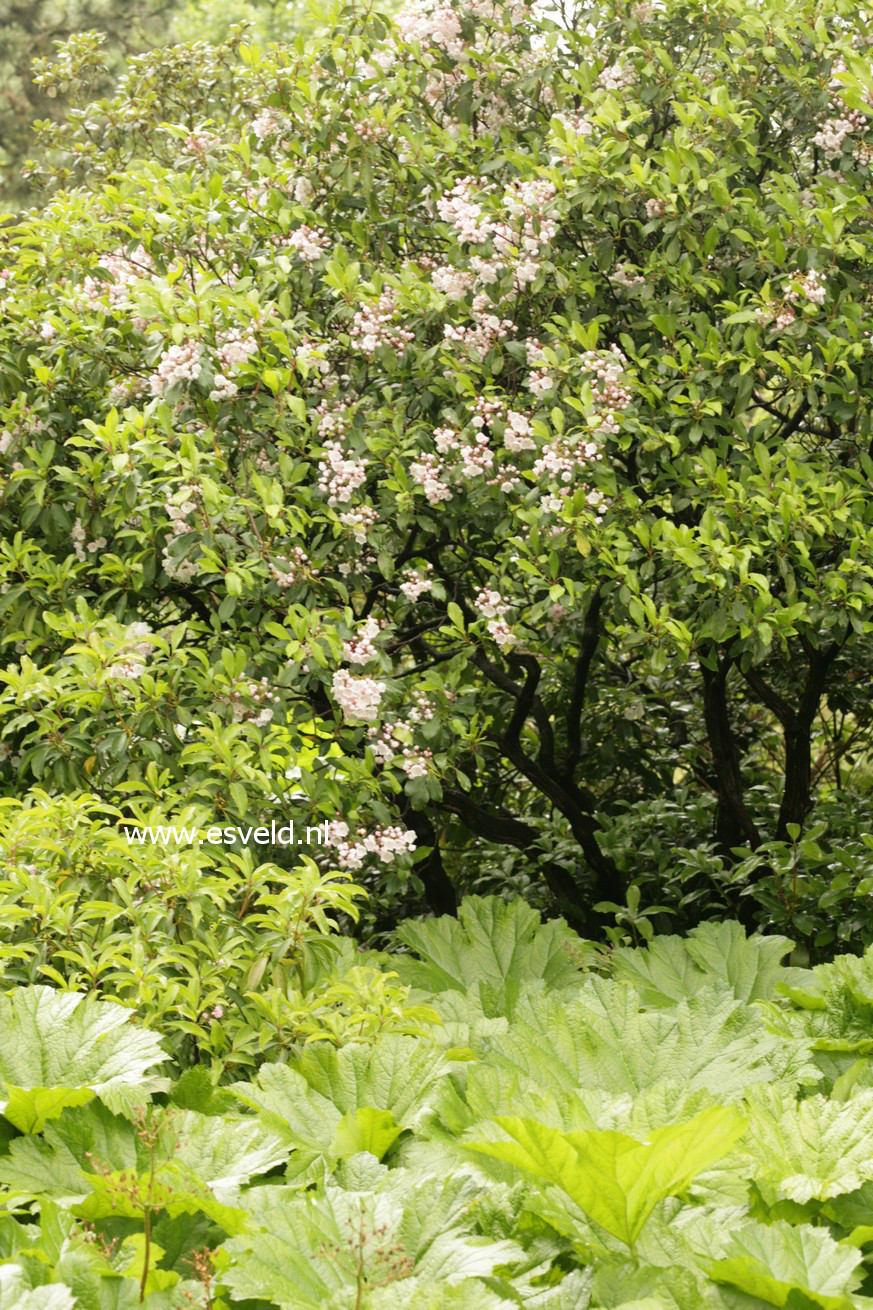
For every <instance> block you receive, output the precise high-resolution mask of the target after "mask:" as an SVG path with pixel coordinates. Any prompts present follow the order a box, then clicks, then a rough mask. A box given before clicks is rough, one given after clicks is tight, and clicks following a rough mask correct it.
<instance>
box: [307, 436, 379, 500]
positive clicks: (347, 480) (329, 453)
mask: <svg viewBox="0 0 873 1310" xmlns="http://www.w3.org/2000/svg"><path fill="white" fill-rule="evenodd" d="M366 480H367V461H366V460H363V459H353V458H352V457H351V456H350V455H348V454H347V452H346V451H345V450H343V448H342V446H341V445H340V443H339V442H338V441H329V442H328V443H327V444H326V445H325V448H324V455H323V456H322V458H321V459H320V461H319V464H318V486H319V490H320V491H323V492H324V493H325V495H326V496H327V503H328V505H339V504H341V503H342V502H343V501H346V500H351V498H352V496H353V494H354V492H355V491H356V490H357V489H358V487H360V486H362V485H363V483H364V482H366Z"/></svg>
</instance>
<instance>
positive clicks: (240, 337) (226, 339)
mask: <svg viewBox="0 0 873 1310" xmlns="http://www.w3.org/2000/svg"><path fill="white" fill-rule="evenodd" d="M217 346H218V358H219V361H220V363H221V367H222V368H224V369H229V368H233V367H234V366H235V365H237V364H244V363H245V362H246V360H247V359H249V358H250V357H251V356H252V355H256V354H257V353H258V343H257V341H255V338H254V337H253V336H252V334H251V333H250V332H247V333H243V332H240V331H239V330H238V329H234V330H233V331H231V332H228V333H226V334H225V335H224V336H223V337H221V338H219V340H218V342H217Z"/></svg>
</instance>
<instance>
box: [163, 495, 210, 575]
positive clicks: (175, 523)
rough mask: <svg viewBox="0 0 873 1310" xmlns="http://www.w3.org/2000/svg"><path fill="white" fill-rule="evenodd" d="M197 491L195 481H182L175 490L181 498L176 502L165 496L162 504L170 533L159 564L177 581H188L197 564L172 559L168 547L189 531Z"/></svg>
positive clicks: (195, 509) (195, 507)
mask: <svg viewBox="0 0 873 1310" xmlns="http://www.w3.org/2000/svg"><path fill="white" fill-rule="evenodd" d="M199 492H200V489H199V487H197V486H196V484H195V483H193V482H187V483H183V485H182V486H181V487H180V488H179V490H178V491H177V492H176V496H180V497H181V500H180V501H178V502H177V501H176V500H175V499H174V498H173V497H172V495H170V496H168V497H167V500H166V502H165V506H164V507H165V509H166V512H167V517H168V518H169V520H170V535H169V536H168V538H167V540H166V542H165V543H164V549H163V554H162V556H161V565H162V567H163V570H164V572H165V573H166V575H167V577H168V578H174V579H176V580H177V581H179V582H190V581H191V579H192V578H193V577H194V575H195V574H196V572H197V565H196V564H195V563H194V561H193V560H190V559H187V560H178V561H175V560H173V558H172V556H171V555H170V547H171V546H172V544H173V542H174V541H177V540H178V539H179V537H182V536H184V535H185V534H186V533H187V532H190V531H191V524H190V523H189V521H188V520H189V519H190V517H191V515H192V514H194V513H196V511H197V502H196V500H195V499H194V497H195V496H197V495H199Z"/></svg>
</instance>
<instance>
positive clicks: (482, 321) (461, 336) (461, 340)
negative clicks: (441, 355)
mask: <svg viewBox="0 0 873 1310" xmlns="http://www.w3.org/2000/svg"><path fill="white" fill-rule="evenodd" d="M483 300H484V297H481V296H477V297H476V298H475V299H474V301H473V309H472V318H473V322H472V323H471V324H470V325H469V326H467V327H459V326H458V325H457V324H455V323H446V324H445V326H444V327H443V339H444V340H445V341H453V342H454V343H455V344H456V345H458V346H462V347H463V348H464V349H466V350H473V351H476V352H477V354H479V355H487V353H488V351H489V350H491V348H492V347H493V346H496V345H497V343H498V342H499V341H502V340H503V338H504V337H506V336H508V335H509V334H510V333H511V332H514V331H515V324H514V323H513V322H512V320H511V319H509V318H500V316H499V315H498V314H492V313H488V312H485V310H484V306H483V304H482V301H483Z"/></svg>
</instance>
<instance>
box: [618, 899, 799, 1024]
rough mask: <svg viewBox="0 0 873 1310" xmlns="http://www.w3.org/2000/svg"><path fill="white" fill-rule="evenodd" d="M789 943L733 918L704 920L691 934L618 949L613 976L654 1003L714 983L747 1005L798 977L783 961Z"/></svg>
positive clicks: (797, 972) (665, 937) (680, 998)
mask: <svg viewBox="0 0 873 1310" xmlns="http://www.w3.org/2000/svg"><path fill="white" fill-rule="evenodd" d="M791 945H792V944H791V942H790V941H789V940H788V938H787V937H777V936H773V937H762V936H759V935H754V936H752V937H747V936H746V934H745V931H744V930H743V928H742V927H741V925H740V924H738V923H734V922H732V921H731V920H727V921H725V922H724V923H702V924H699V925H698V926H697V927H696V928H693V929H692V930H691V932H690V933H689V934H688V936H687V937H674V936H664V937H655V938H653V940H652V941H651V942H649V943H648V945H646V946H644V947H636V948H629V947H622V948H621V949H620V950H617V951H614V952H613V954H612V956H611V957H610V959H611V964H612V976H613V977H614V978H616V979H617V980H618V981H624V982H630V983H632V984H633V985H634V987H636V988H637V990H638V991H639V992H640V993H641V995H642V996H643V997H644V999H645V1000H646V1001H648V1002H649V1003H650V1004H655V1005H663V1004H669V1003H670V1002H676V1001H681V1000H683V998H685V997H688V996H690V995H691V994H692V993H694V992H696V991H699V990H700V988H701V987H706V986H712V985H713V984H716V985H718V986H719V987H721V988H723V989H724V990H725V991H727V992H732V993H733V995H734V996H735V997H736V999H737V1000H738V1001H745V1002H746V1003H747V1004H748V1003H749V1002H750V1001H757V1000H768V999H770V998H771V997H772V996H773V995H774V994H775V989H776V986H777V984H785V983H787V982H790V981H791V980H792V979H793V978H794V977H795V976H800V974H801V970H796V969H795V970H792V969H786V968H783V966H782V963H781V961H782V959H783V957H784V956H785V955H787V953H788V952H789V951H790V950H791Z"/></svg>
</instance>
